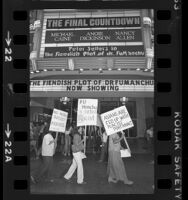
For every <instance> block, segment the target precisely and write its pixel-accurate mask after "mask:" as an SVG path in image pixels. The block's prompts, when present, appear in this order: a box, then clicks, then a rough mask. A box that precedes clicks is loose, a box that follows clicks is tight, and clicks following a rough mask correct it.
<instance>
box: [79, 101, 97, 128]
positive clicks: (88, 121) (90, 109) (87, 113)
mask: <svg viewBox="0 0 188 200" xmlns="http://www.w3.org/2000/svg"><path fill="white" fill-rule="evenodd" d="M97 107H98V99H78V111H77V126H86V125H97Z"/></svg>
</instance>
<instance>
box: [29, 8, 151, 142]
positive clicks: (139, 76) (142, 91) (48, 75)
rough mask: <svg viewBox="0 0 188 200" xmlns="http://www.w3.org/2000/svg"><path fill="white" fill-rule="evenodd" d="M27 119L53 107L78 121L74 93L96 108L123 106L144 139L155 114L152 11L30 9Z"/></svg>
mask: <svg viewBox="0 0 188 200" xmlns="http://www.w3.org/2000/svg"><path fill="white" fill-rule="evenodd" d="M30 33H31V34H30V118H31V121H40V120H45V119H47V118H48V117H50V115H51V114H52V110H53V108H57V109H62V110H65V111H67V112H68V113H69V114H68V118H69V120H70V121H71V122H76V113H77V101H78V98H92V99H98V102H99V103H98V113H99V114H101V113H104V112H106V111H109V110H112V109H114V108H117V107H119V106H121V105H126V107H127V109H128V111H129V114H130V116H131V118H132V120H133V123H134V127H133V128H131V129H129V130H128V131H127V137H128V138H130V139H139V138H143V137H144V135H145V131H146V129H147V128H148V127H149V126H151V125H153V118H154V65H153V55H154V53H153V52H154V48H153V10H145V9H142V10H130V9H128V10H124V9H122V10H121V9H118V10H116V9H113V10H107V9H104V10H90V9H88V10H74V9H66V10H62V9H61V10H59V9H55V10H54V9H49V10H34V11H31V13H30Z"/></svg>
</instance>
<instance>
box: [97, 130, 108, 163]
mask: <svg viewBox="0 0 188 200" xmlns="http://www.w3.org/2000/svg"><path fill="white" fill-rule="evenodd" d="M101 131H102V136H101V139H102V147H101V155H100V160H99V162H103V161H105V157H106V156H107V153H108V149H107V147H108V143H107V140H108V135H107V134H106V131H105V129H104V128H103V127H102V128H101Z"/></svg>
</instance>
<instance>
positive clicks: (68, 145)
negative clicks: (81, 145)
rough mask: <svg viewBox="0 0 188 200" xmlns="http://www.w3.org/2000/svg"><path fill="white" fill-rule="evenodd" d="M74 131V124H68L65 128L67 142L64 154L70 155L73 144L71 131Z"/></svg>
mask: <svg viewBox="0 0 188 200" xmlns="http://www.w3.org/2000/svg"><path fill="white" fill-rule="evenodd" d="M71 131H72V126H71V125H67V128H66V130H65V144H64V156H70V148H71V147H70V146H71V137H70V133H71Z"/></svg>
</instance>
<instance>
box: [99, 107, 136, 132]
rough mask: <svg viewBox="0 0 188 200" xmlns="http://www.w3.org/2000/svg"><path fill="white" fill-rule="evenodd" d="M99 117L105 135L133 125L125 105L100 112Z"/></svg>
mask: <svg viewBox="0 0 188 200" xmlns="http://www.w3.org/2000/svg"><path fill="white" fill-rule="evenodd" d="M101 119H102V122H103V124H104V127H105V130H106V133H107V135H112V134H114V133H117V132H119V131H123V130H125V129H128V128H131V127H133V126H134V124H133V122H132V120H131V118H130V115H129V113H128V110H127V108H126V107H125V106H121V107H119V108H116V109H114V110H111V111H108V112H106V113H103V114H101Z"/></svg>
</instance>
